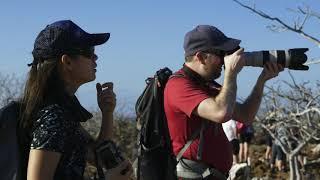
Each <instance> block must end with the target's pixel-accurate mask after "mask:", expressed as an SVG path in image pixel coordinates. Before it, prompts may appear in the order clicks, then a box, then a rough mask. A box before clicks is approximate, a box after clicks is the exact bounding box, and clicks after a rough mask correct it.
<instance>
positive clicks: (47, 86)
mask: <svg viewBox="0 0 320 180" xmlns="http://www.w3.org/2000/svg"><path fill="white" fill-rule="evenodd" d="M58 62H59V61H58V58H55V59H50V60H45V61H42V62H38V63H37V64H33V65H32V66H31V69H30V71H29V74H28V78H27V81H26V85H25V89H24V93H23V96H22V99H21V110H20V112H21V113H20V115H21V116H20V126H21V127H23V128H27V129H30V128H31V127H32V125H33V121H34V120H35V118H36V116H37V113H38V112H39V110H40V109H41V108H43V107H44V106H45V105H48V104H49V103H50V102H52V100H61V99H62V98H63V96H64V83H63V80H62V79H61V77H60V76H59V73H58Z"/></svg>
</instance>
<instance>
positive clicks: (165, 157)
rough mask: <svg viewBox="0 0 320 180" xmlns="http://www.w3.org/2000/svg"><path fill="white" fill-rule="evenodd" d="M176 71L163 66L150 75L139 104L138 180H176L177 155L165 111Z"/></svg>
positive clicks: (137, 106)
mask: <svg viewBox="0 0 320 180" xmlns="http://www.w3.org/2000/svg"><path fill="white" fill-rule="evenodd" d="M171 75H172V71H171V70H170V69H169V68H164V69H160V70H159V71H157V72H156V74H155V75H154V77H152V78H147V79H146V84H147V85H146V88H145V89H144V91H143V93H142V94H141V96H140V97H139V98H138V100H137V102H136V106H135V110H136V114H137V128H138V130H139V133H138V146H139V147H138V161H137V179H138V180H164V179H166V180H175V179H177V177H176V174H175V168H176V159H175V157H174V155H173V153H172V150H171V141H170V135H169V130H168V125H167V120H166V116H165V112H164V105H163V99H164V98H163V93H164V88H165V85H166V83H167V81H168V79H169V77H170V76H171Z"/></svg>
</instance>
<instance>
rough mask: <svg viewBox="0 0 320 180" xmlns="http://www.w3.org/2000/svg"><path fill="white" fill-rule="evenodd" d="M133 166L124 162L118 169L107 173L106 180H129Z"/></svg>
mask: <svg viewBox="0 0 320 180" xmlns="http://www.w3.org/2000/svg"><path fill="white" fill-rule="evenodd" d="M132 172H133V170H132V165H131V163H130V162H129V161H123V162H122V163H121V164H119V165H118V166H117V167H115V168H113V169H109V170H108V171H107V173H106V178H105V179H106V180H129V179H130V176H131V174H132Z"/></svg>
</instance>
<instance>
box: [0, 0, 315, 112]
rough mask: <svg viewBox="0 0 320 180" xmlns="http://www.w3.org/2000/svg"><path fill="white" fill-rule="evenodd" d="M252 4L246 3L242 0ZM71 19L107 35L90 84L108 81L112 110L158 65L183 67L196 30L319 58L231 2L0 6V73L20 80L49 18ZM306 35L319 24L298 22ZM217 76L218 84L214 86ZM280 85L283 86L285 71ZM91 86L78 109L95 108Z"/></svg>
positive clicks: (129, 101) (245, 83)
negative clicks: (188, 38) (213, 29)
mask: <svg viewBox="0 0 320 180" xmlns="http://www.w3.org/2000/svg"><path fill="white" fill-rule="evenodd" d="M243 2H249V3H250V2H252V1H243ZM255 3H256V7H257V8H260V9H262V10H264V11H266V12H267V13H269V14H273V15H275V16H279V17H280V18H283V19H284V20H286V21H287V22H291V21H292V20H293V19H294V17H295V16H294V14H293V13H292V12H289V11H287V10H286V9H287V8H295V7H296V6H297V5H301V4H303V3H305V4H308V5H310V6H311V7H312V9H313V10H316V11H318V12H320V3H319V1H315V0H313V1H301V0H300V1H299V0H282V1H276V0H270V1H262V0H256V1H255ZM61 19H71V20H73V21H74V22H76V23H77V24H78V25H79V26H81V27H82V28H83V29H84V30H86V31H87V32H90V33H94V32H110V33H111V38H110V40H109V41H108V42H107V43H106V44H104V45H102V46H99V47H97V51H96V52H97V54H98V56H99V60H98V69H97V70H98V71H97V79H96V81H95V82H106V81H113V82H114V84H115V85H114V87H115V91H116V93H117V99H118V104H119V108H120V109H121V108H123V107H126V108H127V109H129V110H133V107H134V106H133V104H134V102H135V101H136V99H137V97H138V95H139V94H140V93H141V92H142V90H143V88H144V86H145V84H144V80H145V78H146V77H148V76H151V75H153V74H154V72H155V71H156V70H158V69H159V68H161V67H165V66H167V67H169V68H171V69H172V70H177V69H179V68H180V67H181V65H182V64H183V61H184V56H183V48H182V44H183V37H184V35H185V33H186V32H187V31H189V30H191V29H192V28H193V27H195V26H196V25H198V24H210V25H214V26H217V27H218V28H219V29H220V30H222V31H223V32H224V33H225V34H226V35H227V36H230V37H234V38H237V39H241V40H242V43H241V46H242V47H244V48H245V50H246V51H257V50H268V49H270V50H273V49H288V48H296V47H307V48H309V49H310V50H309V52H308V56H309V59H311V58H317V59H319V57H320V53H319V47H317V46H316V45H315V44H314V43H312V42H310V41H308V40H306V39H304V38H302V37H301V36H299V35H297V34H295V33H292V32H282V33H274V32H271V31H270V30H268V29H267V28H266V26H267V25H270V24H272V23H271V22H270V21H268V20H265V19H263V18H261V17H259V16H257V15H255V14H253V13H251V12H249V11H248V10H246V9H244V8H242V7H240V6H239V5H238V4H236V3H234V2H233V1H231V0H223V1H222V0H220V1H218V0H203V1H202V0H198V1H182V0H180V1H169V0H162V1H146V0H140V1H122V0H117V1H98V0H96V1H79V0H78V1H73V0H69V1H66V0H64V1H62V0H54V1H44V0H42V1H40V0H34V1H15V0H11V1H5V2H4V1H2V2H1V6H0V21H1V33H0V49H1V53H0V59H1V60H0V72H1V73H7V74H11V73H15V74H16V75H17V76H19V77H21V78H24V77H25V76H26V74H27V72H28V70H29V68H28V67H27V65H26V64H27V63H29V62H31V61H32V56H31V51H32V48H33V42H34V39H35V37H36V36H37V34H38V33H39V32H40V30H41V29H43V28H44V27H45V26H46V25H47V24H50V23H52V22H54V21H56V20H61ZM306 28H307V29H306V31H307V32H309V33H310V34H313V35H315V36H317V35H318V34H319V21H318V22H312V21H310V22H309V23H308V24H306ZM319 67H320V65H319V64H316V65H311V66H310V70H309V71H307V72H297V71H295V72H293V74H294V77H295V78H296V79H297V80H298V81H302V80H310V82H311V83H315V82H316V80H318V79H319V73H318V72H317V71H319ZM260 71H261V68H252V67H245V68H244V69H243V70H242V71H241V72H240V75H239V78H238V84H239V85H238V96H239V97H241V98H245V97H246V96H247V95H248V94H249V93H250V91H251V89H252V87H253V85H254V83H255V81H256V78H257V77H258V76H259V73H260ZM221 80H222V78H220V79H219V80H218V81H219V82H221ZM280 80H289V76H288V73H287V71H285V72H284V73H282V74H281V75H280V77H278V78H277V79H276V80H272V81H270V82H268V85H272V84H274V83H276V82H278V81H280ZM95 82H92V83H89V84H87V85H84V86H82V87H81V88H80V89H79V91H78V93H77V94H78V97H79V99H80V101H81V103H82V104H83V105H84V106H85V107H87V108H95V107H96V97H95V95H96V93H95Z"/></svg>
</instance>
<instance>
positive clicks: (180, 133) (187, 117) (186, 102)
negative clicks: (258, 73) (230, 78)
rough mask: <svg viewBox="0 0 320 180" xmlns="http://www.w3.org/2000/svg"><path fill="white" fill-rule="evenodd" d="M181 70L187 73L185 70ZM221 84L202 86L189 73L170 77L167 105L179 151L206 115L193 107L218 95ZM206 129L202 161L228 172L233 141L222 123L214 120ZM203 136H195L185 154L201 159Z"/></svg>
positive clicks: (185, 156) (175, 145) (166, 96)
mask: <svg viewBox="0 0 320 180" xmlns="http://www.w3.org/2000/svg"><path fill="white" fill-rule="evenodd" d="M178 73H179V74H184V72H183V71H182V70H180V71H178ZM218 93H219V90H218V89H217V86H211V87H209V86H208V87H201V86H200V85H199V84H198V83H196V82H194V81H192V80H191V79H190V78H189V77H187V76H186V75H185V76H183V77H173V78H171V79H169V81H168V83H167V84H166V87H165V91H164V108H165V113H166V117H167V120H168V127H169V132H170V136H171V141H172V147H173V152H174V154H175V155H177V154H178V153H179V151H180V150H181V149H182V148H183V146H184V145H185V144H186V143H187V141H188V140H190V137H191V135H192V133H193V132H195V131H196V130H197V129H198V128H199V127H200V126H201V121H206V120H205V119H203V118H201V117H199V116H196V115H193V114H192V112H193V110H194V109H195V108H196V107H197V106H198V105H199V104H200V102H201V101H203V100H205V99H207V98H209V97H212V96H216V95H217V94H218ZM208 124H209V125H208V127H207V128H206V130H205V132H204V143H203V152H202V162H203V163H206V164H208V165H209V166H211V167H214V168H216V169H218V170H219V171H221V172H223V173H228V172H229V170H230V168H231V165H232V149H231V145H230V143H229V141H228V139H227V137H226V135H225V133H224V131H223V129H222V125H221V124H218V123H213V122H210V123H208ZM198 145H199V137H198V139H196V140H194V141H193V143H192V144H191V145H190V147H189V148H188V149H187V151H186V152H185V153H184V155H183V157H184V158H186V159H190V160H194V161H196V160H197V158H196V157H197V152H198Z"/></svg>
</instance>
